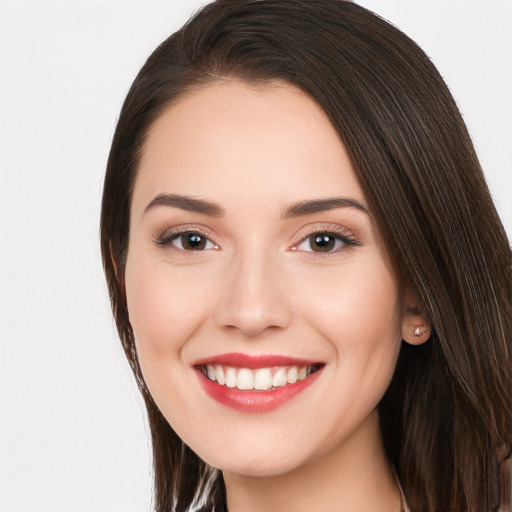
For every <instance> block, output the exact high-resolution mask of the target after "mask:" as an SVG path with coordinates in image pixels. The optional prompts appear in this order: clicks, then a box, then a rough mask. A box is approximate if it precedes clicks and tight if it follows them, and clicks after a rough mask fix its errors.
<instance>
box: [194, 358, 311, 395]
mask: <svg viewBox="0 0 512 512" xmlns="http://www.w3.org/2000/svg"><path fill="white" fill-rule="evenodd" d="M315 368H316V367H315ZM312 370H313V367H312V366H303V367H298V366H281V367H274V368H259V369H257V370H250V369H248V368H233V367H229V366H221V365H210V364H209V365H206V366H203V373H204V374H205V375H206V376H207V377H208V378H209V379H210V380H212V381H214V382H217V383H218V384H220V385H221V386H227V387H228V388H235V387H236V388H238V389H240V390H242V391H248V390H252V389H257V390H259V391H268V390H271V389H276V388H280V387H282V386H286V385H287V384H295V383H296V382H297V381H301V380H304V379H305V378H307V377H308V376H309V375H310V374H311V373H312Z"/></svg>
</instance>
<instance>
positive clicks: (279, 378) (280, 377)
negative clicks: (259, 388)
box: [272, 368, 286, 388]
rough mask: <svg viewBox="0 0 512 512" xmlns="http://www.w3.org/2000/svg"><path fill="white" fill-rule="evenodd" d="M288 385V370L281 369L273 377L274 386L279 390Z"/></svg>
mask: <svg viewBox="0 0 512 512" xmlns="http://www.w3.org/2000/svg"><path fill="white" fill-rule="evenodd" d="M285 384H286V370H285V369H284V368H279V370H277V372H276V373H274V376H273V377H272V386H274V387H275V388H279V387H281V386H284V385H285Z"/></svg>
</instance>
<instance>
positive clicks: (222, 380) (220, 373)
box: [215, 365, 226, 386]
mask: <svg viewBox="0 0 512 512" xmlns="http://www.w3.org/2000/svg"><path fill="white" fill-rule="evenodd" d="M215 378H216V380H217V382H218V383H219V384H221V385H222V386H224V384H226V377H225V376H224V368H222V366H220V365H218V366H217V367H216V368H215Z"/></svg>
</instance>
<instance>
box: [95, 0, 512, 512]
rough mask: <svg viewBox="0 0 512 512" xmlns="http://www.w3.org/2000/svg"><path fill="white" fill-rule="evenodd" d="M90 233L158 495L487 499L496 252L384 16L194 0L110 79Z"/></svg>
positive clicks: (507, 357)
mask: <svg viewBox="0 0 512 512" xmlns="http://www.w3.org/2000/svg"><path fill="white" fill-rule="evenodd" d="M101 235H102V254H103V261H104V266H105V271H106V275H107V280H108V283H109V288H110V293H111V299H112V305H113V311H114V315H115V318H116V321H117V326H118V330H119V333H120V337H121V340H122V342H123V345H124V348H125V351H126V354H127V357H128V359H129V361H130V364H131V366H132V369H133V371H134V374H135V376H136V378H137V381H138V384H139V387H140V389H141V392H142V394H143V396H144V399H145V402H146V406H147V410H148V416H149V423H150V427H151V435H152V441H153V455H154V467H155V505H156V509H157V510H193V509H198V508H200V509H204V510H230V511H231V512H232V511H235V510H244V511H249V510H347V511H348V510H350V511H352V510H372V511H379V510H382V511H395V510H396V511H398V510H405V509H406V508H408V509H409V510H411V511H420V510H421V511H427V510H428V511H455V510H457V511H474V512H481V511H483V510H493V509H495V508H496V506H497V505H498V500H499V498H498V493H499V486H498V466H499V464H500V462H501V461H503V460H504V459H505V458H506V457H507V455H508V454H509V453H510V449H511V437H512V436H511V432H512V421H511V411H512V405H511V393H510V389H511V382H512V381H511V364H510V362H511V350H510V340H511V330H512V325H511V323H512V320H511V317H512V304H511V297H512V289H511V288H512V279H511V272H510V268H511V261H510V259H511V258H510V250H509V246H508V242H507V239H506V235H505V233H504V230H503V228H502V226H501V223H500V221H499V219H498V216H497V214H496V211H495V209H494V207H493V205H492V201H491V199H490V196H489V192H488V190H487V186H486V184H485V181H484V178H483V175H482V172H481V169H480V166H479V163H478V160H477V157H476V155H475V152H474V149H473V146H472V143H471V140H470V138H469V136H468V133H467V130H466V128H465V126H464V123H463V121H462V119H461V116H460V114H459V112H458V110H457V107H456V105H455V103H454V101H453V99H452V97H451V95H450V93H449V91H448V89H447V87H446V86H445V84H444V83H443V81H442V79H441V77H440V76H439V74H438V73H437V71H436V70H435V68H434V67H433V65H432V64H431V62H430V61H429V60H428V58H427V57H426V56H425V55H424V53H423V52H422V51H421V50H420V49H419V48H418V47H417V46H416V45H415V44H414V43H413V42H412V41H411V40H410V39H408V38H407V37H406V36H405V35H404V34H402V33H401V32H400V31H398V30H397V29H396V28H394V27H392V26H390V25H389V24H387V23H386V22H385V21H383V20H381V19H380V18H378V17H376V16H375V15H373V14H372V13H370V12H368V11H367V10H365V9H363V8H361V7H359V6H357V5H354V4H352V3H349V2H345V1H342V0H327V1H326V0H314V1H310V0H308V1H300V0H299V1H297V0H242V1H238V2H232V1H230V0H218V1H217V2H214V3H212V4H210V5H208V6H206V7H205V8H204V9H203V10H201V11H200V12H199V13H198V14H197V15H196V16H195V17H194V18H193V19H192V20H190V21H189V22H188V23H187V24H186V25H185V26H184V27H183V28H182V29H181V30H180V31H178V32H177V33H175V34H173V35H172V36H171V37H170V38H169V39H167V40H166V41H165V42H164V43H162V44H161V45H160V46H159V47H158V48H157V49H156V50H155V52H154V53H153V54H152V55H151V57H150V58H149V59H148V61H147V62H146V64H145V65H144V67H143V68H142V70H141V71H140V73H139V75H138V77H137V78H136V79H135V82H134V84H133V85H132V88H131V90H130V92H129V93H128V97H127V99H126V101H125V103H124V105H123V109H122V112H121V116H120V119H119V122H118V126H117V129H116V133H115V136H114V140H113V143H112V149H111V153H110V157H109V162H108V168H107V175H106V180H105V188H104V196H103V210H102V226H101ZM402 490H403V492H402Z"/></svg>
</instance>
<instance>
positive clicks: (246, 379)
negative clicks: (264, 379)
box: [236, 368, 254, 391]
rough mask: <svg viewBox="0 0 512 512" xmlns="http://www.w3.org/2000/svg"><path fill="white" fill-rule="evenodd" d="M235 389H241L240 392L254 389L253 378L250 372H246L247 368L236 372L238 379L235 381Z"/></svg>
mask: <svg viewBox="0 0 512 512" xmlns="http://www.w3.org/2000/svg"><path fill="white" fill-rule="evenodd" d="M236 387H237V388H238V389H241V390H242V391H246V390H248V389H254V377H253V375H252V372H251V370H248V369H247V368H242V369H241V370H240V371H239V372H238V378H237V379H236Z"/></svg>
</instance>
